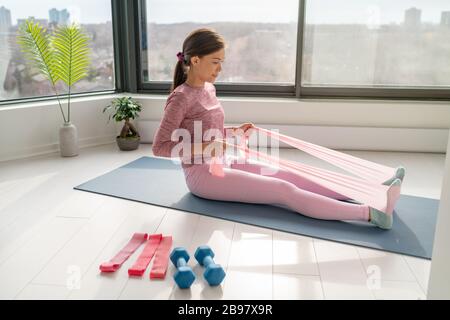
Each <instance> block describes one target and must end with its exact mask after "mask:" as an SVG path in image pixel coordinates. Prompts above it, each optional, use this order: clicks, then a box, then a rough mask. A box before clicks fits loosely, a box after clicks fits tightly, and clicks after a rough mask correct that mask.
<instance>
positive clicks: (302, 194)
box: [187, 166, 369, 221]
mask: <svg viewBox="0 0 450 320" xmlns="http://www.w3.org/2000/svg"><path fill="white" fill-rule="evenodd" d="M192 173H193V175H192V176H191V177H190V178H189V179H188V180H187V184H188V187H189V189H190V191H191V192H192V193H193V194H195V195H197V196H199V197H202V198H206V199H212V200H222V201H236V202H246V203H261V204H281V205H284V206H287V207H288V208H290V209H291V210H293V211H296V212H298V213H301V214H303V215H305V216H309V217H312V218H316V219H325V220H362V221H368V220H369V206H367V205H359V204H352V203H346V202H342V201H339V200H335V199H332V198H328V197H326V196H323V195H320V194H317V193H313V192H310V191H307V190H303V189H302V188H299V187H297V186H296V185H294V184H293V183H291V182H289V181H286V180H282V179H278V178H274V177H270V176H263V175H258V174H254V173H251V172H247V171H243V170H236V169H233V168H228V167H224V173H225V176H224V177H217V176H213V175H211V174H209V172H208V167H207V166H205V167H203V169H202V168H200V167H199V170H197V172H192ZM190 181H191V182H190ZM192 181H194V182H192Z"/></svg>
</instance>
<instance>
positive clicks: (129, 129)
mask: <svg viewBox="0 0 450 320" xmlns="http://www.w3.org/2000/svg"><path fill="white" fill-rule="evenodd" d="M110 109H114V112H115V113H114V114H112V115H111V114H110V115H109V118H108V123H109V121H110V120H111V117H113V118H114V120H116V121H117V122H120V121H124V120H125V123H124V124H123V127H122V130H121V131H120V135H118V136H117V137H116V141H117V145H118V146H119V149H120V150H123V151H129V150H135V149H137V148H138V147H139V143H140V141H141V136H140V135H139V132H138V130H137V129H136V127H135V126H134V125H133V124H132V123H131V121H130V119H135V118H137V117H139V112H141V109H142V107H141V105H140V103H139V102H137V101H134V100H133V99H132V98H131V97H122V98H116V99H114V100H113V101H112V102H111V104H110V105H108V106H106V107H105V108H104V109H103V113H104V112H106V111H107V110H110Z"/></svg>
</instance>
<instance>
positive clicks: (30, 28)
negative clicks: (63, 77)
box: [17, 20, 66, 121]
mask: <svg viewBox="0 0 450 320" xmlns="http://www.w3.org/2000/svg"><path fill="white" fill-rule="evenodd" d="M17 42H18V44H19V45H20V47H21V50H22V52H23V53H24V55H25V57H26V58H27V60H28V62H29V63H30V64H31V65H32V66H33V67H36V68H37V69H38V70H39V71H40V72H41V73H42V74H43V75H44V76H45V77H46V78H47V79H48V80H49V81H50V83H51V85H52V87H53V90H54V91H55V93H56V97H57V99H58V104H59V108H60V109H61V113H62V115H63V118H64V121H66V118H65V116H64V112H63V110H62V107H61V102H60V100H59V96H58V91H57V90H56V86H55V84H56V82H57V81H58V80H59V76H58V73H57V72H56V71H57V66H58V62H57V60H56V59H55V56H54V54H53V53H54V49H53V47H52V45H51V42H50V39H49V36H48V35H47V32H46V29H43V27H42V26H40V25H39V23H37V22H36V23H35V22H34V21H32V20H26V21H25V23H24V24H22V25H21V26H20V27H19V34H18V36H17Z"/></svg>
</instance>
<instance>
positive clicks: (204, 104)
mask: <svg viewBox="0 0 450 320" xmlns="http://www.w3.org/2000/svg"><path fill="white" fill-rule="evenodd" d="M224 117H225V113H224V110H223V108H222V105H221V104H220V102H219V100H218V99H217V97H216V88H215V86H214V84H212V83H209V82H205V85H204V86H203V87H201V88H196V87H192V86H190V85H188V84H186V83H183V84H181V85H179V86H178V87H176V88H175V90H174V91H172V93H171V94H170V95H169V97H168V98H167V102H166V105H165V107H164V116H163V118H162V120H161V123H160V125H159V128H158V129H157V131H156V133H155V136H154V139H153V146H152V151H153V154H154V155H155V156H158V157H180V158H181V155H182V153H181V152H180V151H181V150H180V149H181V146H182V145H183V143H182V142H183V139H184V138H183V137H181V136H182V134H181V132H182V131H177V132H176V134H175V138H174V140H175V141H172V139H171V137H172V132H173V131H174V130H176V129H186V130H187V131H188V132H189V138H190V141H189V140H188V141H189V145H188V146H189V148H190V147H191V146H190V144H191V143H194V121H195V122H196V126H197V128H200V124H201V130H202V132H201V138H199V137H195V142H197V143H200V142H206V141H212V140H214V139H215V138H217V139H225V138H226V137H227V136H226V135H225V134H227V135H228V134H229V131H228V130H227V129H228V127H226V128H224ZM197 121H199V122H197ZM210 129H216V130H210ZM207 130H210V131H209V134H210V136H208V135H207V136H206V137H205V131H207ZM197 131H198V133H199V129H197ZM185 133H186V131H185ZM198 133H197V132H196V133H195V134H196V135H197V134H198ZM218 134H220V136H218ZM178 143H180V145H179V146H178V147H177V149H175V150H176V152H174V153H172V149H173V148H174V147H175V146H176V145H177V144H178ZM195 158H197V159H200V160H201V159H202V157H201V156H196V157H195ZM207 158H209V157H207V156H206V157H203V163H204V162H205V160H206V159H207ZM192 159H193V158H192ZM190 162H191V163H189V162H188V161H185V160H183V161H182V162H181V165H182V167H183V168H189V167H191V166H193V165H194V162H193V160H191V161H190ZM195 163H197V162H195Z"/></svg>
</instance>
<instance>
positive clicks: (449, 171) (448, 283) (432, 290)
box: [427, 137, 450, 300]
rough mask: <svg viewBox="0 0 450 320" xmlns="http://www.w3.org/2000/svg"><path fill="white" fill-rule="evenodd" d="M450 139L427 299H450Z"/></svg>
mask: <svg viewBox="0 0 450 320" xmlns="http://www.w3.org/2000/svg"><path fill="white" fill-rule="evenodd" d="M448 230H450V137H449V141H448V146H447V156H446V160H445V171H444V181H443V184H442V191H441V198H440V202H439V212H438V217H437V221H436V233H435V236H434V244H433V256H432V260H431V261H432V262H431V269H430V281H429V282H428V294H427V299H430V300H436V299H439V300H444V299H445V300H449V299H450V274H449V272H450V248H449V245H450V232H448Z"/></svg>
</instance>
